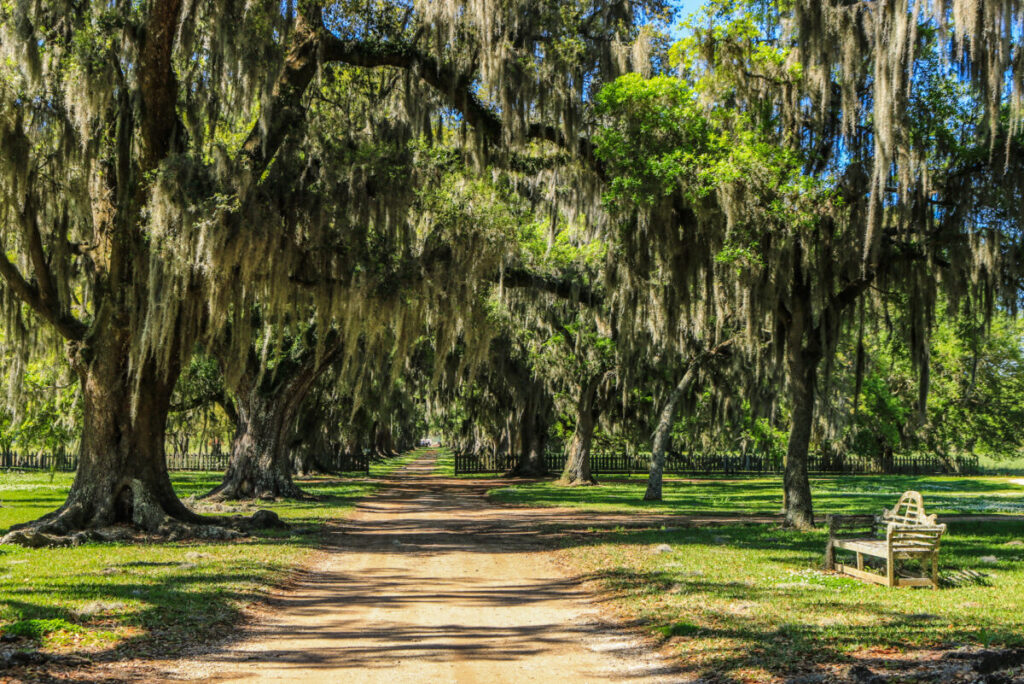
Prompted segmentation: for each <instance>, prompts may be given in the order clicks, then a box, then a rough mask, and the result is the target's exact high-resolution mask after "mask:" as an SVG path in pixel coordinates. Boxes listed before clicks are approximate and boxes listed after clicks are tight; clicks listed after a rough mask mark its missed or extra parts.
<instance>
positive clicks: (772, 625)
mask: <svg viewBox="0 0 1024 684" xmlns="http://www.w3.org/2000/svg"><path fill="white" fill-rule="evenodd" d="M1021 539H1024V522H1018V521H1012V522H998V523H969V524H965V523H954V524H952V525H951V526H950V532H949V535H948V537H947V538H946V539H944V542H943V549H942V555H941V564H940V567H941V568H942V571H943V574H944V575H945V576H947V577H949V576H953V575H955V574H957V572H956V571H957V570H962V569H969V570H974V571H977V572H979V573H983V574H984V575H985V580H986V583H985V584H973V585H970V586H958V587H948V588H944V589H941V590H939V591H932V590H908V589H902V590H894V589H888V588H885V587H881V586H877V585H870V584H865V583H862V582H859V581H857V580H854V579H851V578H847V577H842V576H839V575H835V574H831V573H824V572H822V571H821V570H820V568H821V564H822V552H823V549H824V545H825V535H824V533H823V532H820V531H819V532H813V533H799V532H791V531H785V530H781V529H778V528H776V527H775V526H769V525H731V526H723V527H715V528H686V529H681V530H677V531H664V530H663V531H643V532H621V531H620V532H615V533H610V534H607V535H605V536H602V537H601V538H600V539H599V540H597V541H596V543H594V544H593V545H587V546H575V547H571V548H567V549H565V550H564V551H563V553H565V554H567V555H568V557H569V560H570V563H571V564H573V565H574V566H576V567H577V568H578V569H579V570H581V571H582V572H583V573H585V574H587V575H588V576H589V577H591V578H593V579H595V580H596V581H597V582H598V583H599V584H600V585H601V586H602V587H603V588H604V589H605V590H607V591H608V592H610V594H611V601H612V602H613V604H614V605H615V606H616V607H617V608H618V610H619V611H620V612H623V613H625V614H626V615H628V616H630V617H633V618H639V619H640V620H641V622H642V624H644V625H645V629H647V630H648V631H649V632H650V634H651V635H652V636H655V637H656V638H658V639H661V640H664V641H666V642H667V644H668V645H669V649H670V650H671V651H672V652H674V653H675V655H676V656H677V657H678V660H679V664H680V665H681V666H682V667H683V668H684V669H686V670H687V671H689V672H691V673H693V674H698V675H702V676H705V677H708V678H709V679H712V680H714V681H720V680H721V681H736V680H740V681H762V680H763V681H769V680H772V679H773V678H777V677H784V676H790V675H793V674H795V673H800V672H808V671H815V670H819V671H820V670H822V669H823V668H826V667H831V666H835V664H837V663H844V662H849V661H850V660H851V659H852V658H853V657H854V656H858V657H862V656H864V655H865V654H868V655H875V656H878V655H880V654H888V655H893V654H899V653H902V652H906V651H914V650H918V649H952V648H957V647H960V646H984V647H1002V646H1021V645H1024V601H1022V598H1021V597H1022V596H1024V547H1021V546H1014V545H1007V542H1009V541H1011V540H1021ZM666 543H667V544H668V545H669V546H670V547H671V550H670V551H668V552H658V551H657V548H658V545H661V544H666ZM985 556H994V557H995V558H996V559H997V561H996V562H995V563H987V562H984V561H982V560H980V559H981V558H983V557H985Z"/></svg>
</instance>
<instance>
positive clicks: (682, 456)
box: [455, 451, 979, 475]
mask: <svg viewBox="0 0 1024 684" xmlns="http://www.w3.org/2000/svg"><path fill="white" fill-rule="evenodd" d="M565 458H566V456H565V453H564V452H562V451H548V452H546V453H545V454H544V464H545V465H546V466H547V469H548V471H549V472H552V473H558V472H560V471H561V470H562V469H563V468H564V467H565ZM650 458H651V455H650V452H642V451H641V452H637V453H636V454H624V453H615V452H594V453H592V454H591V455H590V470H591V472H593V473H594V474H595V475H600V474H631V473H646V472H648V470H649V468H650ZM517 463H518V458H517V457H516V456H512V455H502V456H489V457H484V458H479V457H477V456H474V455H472V454H456V455H455V474H456V475H462V474H471V473H505V472H508V471H509V470H511V469H512V468H513V467H515V465H516V464H517ZM807 469H808V471H809V472H811V473H816V474H822V475H825V474H834V475H976V474H978V472H979V466H978V457H977V456H962V457H957V458H955V459H949V460H948V461H945V460H942V459H940V458H938V457H935V456H895V457H893V458H890V459H884V460H880V461H875V460H869V459H862V458H856V457H853V456H846V455H841V454H810V455H809V456H808V463H807ZM782 470H783V468H782V462H781V460H780V459H771V458H766V457H764V456H759V455H756V454H714V453H694V452H689V453H687V452H671V453H668V454H666V455H665V474H666V475H766V474H776V473H781V472H782Z"/></svg>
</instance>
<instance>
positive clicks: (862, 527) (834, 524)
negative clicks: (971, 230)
mask: <svg viewBox="0 0 1024 684" xmlns="http://www.w3.org/2000/svg"><path fill="white" fill-rule="evenodd" d="M825 520H826V521H827V523H828V536H829V538H830V539H839V538H841V537H844V536H845V537H858V536H861V537H862V536H864V534H865V533H867V534H869V535H870V536H872V537H875V536H877V535H878V530H879V524H880V522H881V518H880V516H877V515H835V514H832V515H828V516H826V517H825Z"/></svg>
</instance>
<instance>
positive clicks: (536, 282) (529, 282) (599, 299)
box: [494, 267, 604, 307]
mask: <svg viewBox="0 0 1024 684" xmlns="http://www.w3.org/2000/svg"><path fill="white" fill-rule="evenodd" d="M494 282H495V283H497V282H499V280H498V278H497V277H496V278H495V279H494ZM500 282H501V284H502V285H504V286H505V287H514V288H527V289H533V290H540V291H542V292H547V293H548V294H552V295H555V296H556V297H560V298H562V299H567V300H569V301H573V302H579V303H581V304H586V305H587V306H591V307H598V306H601V304H603V303H604V295H603V294H602V293H600V292H598V291H596V290H594V289H593V288H592V287H591V286H589V285H587V284H585V283H583V282H580V281H579V280H577V279H575V278H572V277H571V276H565V275H552V274H546V273H536V272H533V271H530V270H529V269H526V268H522V267H516V268H509V269H506V270H505V272H504V273H503V274H502V276H501V280H500Z"/></svg>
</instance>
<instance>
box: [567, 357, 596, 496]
mask: <svg viewBox="0 0 1024 684" xmlns="http://www.w3.org/2000/svg"><path fill="white" fill-rule="evenodd" d="M604 377H605V373H598V374H596V375H594V376H592V377H591V378H590V379H589V380H588V381H587V382H586V384H585V385H584V386H583V388H582V390H581V392H580V397H579V400H578V401H577V403H576V428H575V430H573V433H572V441H571V442H570V443H569V452H568V454H567V455H566V459H565V468H564V469H563V470H562V477H561V479H560V480H559V481H560V482H561V483H562V484H568V485H586V484H594V483H595V482H596V480H595V479H594V476H593V474H592V473H591V472H590V448H591V445H592V444H593V441H594V429H595V428H596V426H597V417H598V408H597V391H598V388H599V387H600V386H601V382H602V381H603V380H604Z"/></svg>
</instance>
